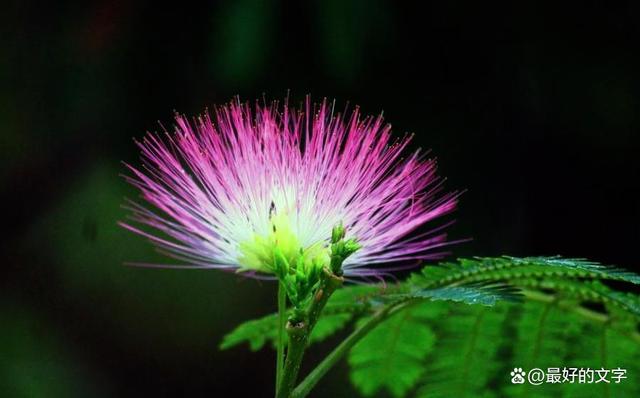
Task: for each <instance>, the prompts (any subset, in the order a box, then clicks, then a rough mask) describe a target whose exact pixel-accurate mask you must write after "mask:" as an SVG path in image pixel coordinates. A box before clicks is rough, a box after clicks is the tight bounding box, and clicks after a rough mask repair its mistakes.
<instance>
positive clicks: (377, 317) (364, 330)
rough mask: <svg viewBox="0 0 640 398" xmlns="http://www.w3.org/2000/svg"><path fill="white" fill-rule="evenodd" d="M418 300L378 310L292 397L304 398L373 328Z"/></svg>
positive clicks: (316, 369)
mask: <svg viewBox="0 0 640 398" xmlns="http://www.w3.org/2000/svg"><path fill="white" fill-rule="evenodd" d="M415 302H417V301H416V300H409V301H404V302H401V303H395V304H391V305H389V306H387V307H385V308H382V309H381V310H379V311H378V312H376V313H375V314H374V315H373V316H372V317H371V318H369V319H368V320H367V321H366V322H365V323H364V324H363V325H362V326H360V327H359V328H358V329H356V330H355V331H354V332H353V333H351V334H350V335H349V336H348V337H347V338H346V339H345V340H343V341H342V343H340V344H339V345H338V346H337V347H336V348H335V349H334V350H333V351H332V352H331V353H330V354H329V355H327V357H326V358H325V359H324V360H323V361H322V362H320V363H319V364H318V366H316V368H315V369H313V370H312V371H311V373H309V375H308V376H307V377H306V378H305V379H304V380H303V381H302V382H301V383H300V384H299V385H298V387H296V388H295V389H294V390H293V392H292V393H291V398H304V397H306V396H307V394H309V392H311V390H312V389H313V387H315V385H316V384H318V382H319V381H320V379H322V377H323V376H324V375H325V374H326V373H327V372H328V371H329V369H331V368H332V367H333V366H334V365H335V364H336V363H338V361H339V360H340V359H342V357H343V356H344V355H345V354H346V353H347V352H349V350H350V349H351V348H352V347H353V346H354V345H355V344H356V343H357V342H358V341H360V340H361V339H362V338H363V337H364V336H366V335H367V334H368V333H369V332H370V331H371V330H372V329H373V328H375V327H376V326H378V324H380V322H382V321H384V320H385V319H387V318H388V317H389V316H391V315H393V314H395V313H397V312H398V311H400V310H401V309H404V308H405V307H408V306H410V305H411V304H414V303H415Z"/></svg>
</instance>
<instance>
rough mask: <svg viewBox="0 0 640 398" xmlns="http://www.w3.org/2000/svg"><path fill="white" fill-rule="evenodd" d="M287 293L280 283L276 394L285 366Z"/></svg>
mask: <svg viewBox="0 0 640 398" xmlns="http://www.w3.org/2000/svg"><path fill="white" fill-rule="evenodd" d="M286 310H287V292H286V290H285V288H284V283H282V282H280V283H278V347H277V355H278V358H277V360H276V393H277V391H278V386H279V385H280V380H281V379H282V367H283V366H284V328H285V323H286V321H287V312H286Z"/></svg>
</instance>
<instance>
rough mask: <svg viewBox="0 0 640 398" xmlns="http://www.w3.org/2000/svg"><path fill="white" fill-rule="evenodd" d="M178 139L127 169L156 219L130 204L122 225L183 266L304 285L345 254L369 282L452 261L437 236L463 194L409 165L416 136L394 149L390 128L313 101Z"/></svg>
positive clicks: (261, 109) (348, 272)
mask: <svg viewBox="0 0 640 398" xmlns="http://www.w3.org/2000/svg"><path fill="white" fill-rule="evenodd" d="M174 128H175V131H174V132H173V133H169V132H166V131H165V134H164V136H161V135H158V134H151V133H149V134H147V136H146V137H145V138H144V139H143V140H142V141H141V142H137V144H138V146H139V147H140V149H141V151H142V167H134V166H130V165H127V167H128V168H129V169H130V171H131V175H129V176H126V177H125V178H126V179H127V181H129V182H130V183H131V184H133V185H134V186H136V187H137V188H138V189H139V190H140V192H141V194H142V198H143V199H144V200H145V201H147V202H149V203H150V204H151V205H153V207H155V209H154V210H150V209H148V208H147V207H144V206H142V205H140V204H137V203H135V202H132V201H128V202H127V208H128V209H129V210H130V211H131V215H130V221H127V222H124V223H121V225H122V226H123V227H125V228H127V229H129V230H131V231H133V232H135V233H138V234H140V235H143V236H145V237H147V238H148V239H150V240H151V241H152V242H153V243H154V244H155V245H157V246H158V247H159V248H160V249H161V251H163V252H165V253H166V254H168V255H170V256H172V257H173V258H174V259H176V260H178V261H179V263H180V264H178V265H174V266H185V267H196V268H220V269H227V270H235V271H249V272H250V273H251V274H255V275H265V276H268V275H269V274H270V275H272V276H278V277H279V278H282V277H284V276H285V275H294V274H299V276H300V277H304V276H305V275H307V276H308V275H309V274H313V273H318V272H319V271H320V270H321V269H322V268H324V267H330V266H331V265H332V255H334V253H332V247H333V250H334V251H335V250H343V251H344V253H343V255H344V256H343V258H342V260H343V261H340V264H339V265H340V266H341V270H340V271H341V272H343V273H344V275H345V276H347V277H352V278H353V277H356V278H357V277H380V276H384V275H387V274H389V273H390V272H391V271H393V270H395V269H398V268H401V267H406V266H407V264H413V265H416V264H417V263H418V261H419V260H426V259H435V258H439V257H441V256H442V255H443V253H442V252H439V251H438V250H437V249H438V248H441V247H442V246H444V245H446V244H447V241H446V236H445V235H444V234H443V233H442V232H441V231H442V229H443V228H444V227H445V226H446V225H444V226H440V227H439V228H426V229H425V224H427V223H429V222H430V221H432V220H433V219H435V218H437V217H440V216H442V215H444V214H446V213H449V212H451V211H452V210H453V209H454V208H455V206H456V198H457V193H455V192H454V193H448V194H441V189H442V184H441V183H442V180H441V179H439V178H438V177H437V176H436V174H435V171H436V170H435V169H436V166H435V162H434V161H433V160H430V159H427V158H426V157H425V155H424V154H422V153H421V152H420V151H416V152H413V153H409V154H406V155H405V154H404V152H405V151H406V149H407V145H408V144H409V142H410V140H411V136H404V137H402V138H399V139H395V140H392V139H391V127H390V126H389V125H387V124H384V123H383V119H382V116H378V117H364V118H363V117H361V115H360V111H359V109H358V108H357V107H356V108H355V110H354V111H352V112H351V113H350V114H347V115H344V114H340V113H334V109H333V106H332V104H330V103H327V101H326V100H325V101H323V102H322V103H321V104H317V105H313V106H312V105H311V101H310V100H309V98H307V100H306V102H305V106H304V107H303V109H301V110H295V109H293V108H291V107H289V106H288V104H287V103H286V102H285V103H284V105H282V106H280V105H279V104H278V103H277V102H273V103H271V104H270V105H258V104H256V105H255V107H253V108H252V107H251V106H250V105H249V104H246V103H240V101H239V100H235V101H232V102H231V103H229V104H227V105H224V106H221V107H217V108H215V111H214V112H213V115H210V114H209V113H208V112H207V113H205V114H204V115H201V116H199V117H197V118H194V119H192V120H188V119H187V118H186V117H185V116H182V115H176V117H175V127H174ZM403 156H404V157H403ZM417 231H420V233H417ZM449 243H450V242H449ZM385 264H386V265H385ZM147 265H148V264H147ZM158 266H161V265H158Z"/></svg>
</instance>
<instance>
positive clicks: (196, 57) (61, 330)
mask: <svg viewBox="0 0 640 398" xmlns="http://www.w3.org/2000/svg"><path fill="white" fill-rule="evenodd" d="M399 3H401V2H383V1H380V0H370V1H365V0H360V1H353V2H343V1H339V0H325V1H314V2H309V3H307V2H280V1H256V0H236V1H225V2H220V3H213V2H202V3H189V2H171V3H167V4H163V3H162V2H158V1H132V2H126V1H122V2H118V1H115V2H113V1H97V2H84V1H82V2H81V1H78V2H76V3H64V4H61V3H57V2H17V1H16V2H10V3H9V4H5V5H3V6H2V12H1V13H0V26H2V27H1V28H0V29H2V32H3V33H2V34H1V36H0V76H2V86H1V88H0V131H1V148H2V152H1V153H2V156H1V159H2V164H1V165H0V166H1V167H0V182H1V199H2V203H3V207H2V222H3V223H2V224H3V225H2V227H3V228H2V230H3V232H4V234H3V236H2V240H1V242H0V250H1V253H2V264H1V266H2V274H3V276H2V278H1V280H0V289H1V290H0V300H1V301H0V391H2V395H3V396H46V397H58V396H60V397H75V396H78V397H86V396H92V397H116V396H117V397H133V396H140V395H144V396H146V395H149V396H151V395H154V396H183V395H184V396H186V395H189V396H195V397H198V396H209V397H212V396H230V395H231V393H234V394H236V395H237V396H241V395H246V394H253V396H265V397H266V396H272V388H273V387H272V382H273V379H274V374H273V369H274V363H275V359H274V354H273V353H272V352H271V351H269V350H267V349H264V350H262V351H260V352H258V353H250V352H249V351H248V349H245V348H236V349H232V350H230V351H224V352H220V351H218V349H217V344H218V343H219V341H220V339H221V336H222V335H223V334H224V333H225V332H227V331H229V330H230V329H231V328H233V326H234V325H235V324H237V323H239V322H240V321H242V320H246V319H250V318H254V317H258V316H261V315H263V314H266V313H269V312H270V311H273V310H274V308H275V293H274V292H275V289H274V286H273V285H272V284H270V283H260V282H256V281H251V280H245V279H241V278H239V277H236V276H234V275H229V274H223V273H221V272H216V271H172V270H147V269H136V268H128V267H124V266H122V263H123V262H124V261H126V260H140V259H145V260H149V261H153V260H154V259H157V255H156V254H155V253H154V252H153V250H152V249H151V247H149V245H148V244H147V243H146V242H145V241H144V240H143V239H140V238H138V237H135V236H133V235H132V234H129V233H127V232H125V231H123V230H121V229H120V228H118V227H117V226H116V220H118V219H121V218H122V217H123V215H124V212H123V210H121V209H120V208H119V206H120V204H121V203H122V199H123V197H125V196H129V197H136V193H135V192H134V191H133V190H132V189H131V188H130V187H128V186H127V185H126V184H125V183H124V182H123V180H122V179H121V178H120V177H119V176H118V174H119V173H121V172H123V171H124V170H123V167H122V166H121V165H120V163H119V162H120V161H121V160H125V161H129V162H134V163H135V162H137V157H138V155H137V151H136V148H135V147H134V145H133V143H132V140H131V138H132V137H141V136H142V135H143V134H144V132H145V131H147V130H156V129H158V125H157V120H161V121H163V122H165V124H166V125H170V123H171V118H172V112H173V110H174V109H175V110H178V111H180V112H182V113H186V114H189V115H193V114H196V113H199V112H201V111H202V110H203V109H204V108H205V107H207V106H212V105H213V104H216V103H221V102H226V101H228V100H229V99H230V98H231V97H232V96H233V95H236V94H238V95H240V96H241V98H243V99H245V100H251V101H253V100H254V99H256V98H260V97H262V94H263V93H266V96H267V97H268V98H272V99H278V98H283V97H284V96H285V95H286V94H287V90H291V99H292V100H293V101H294V102H298V101H299V100H301V99H303V98H304V95H305V94H307V93H311V94H312V95H313V97H314V98H316V99H321V98H322V97H325V96H326V97H329V98H336V99H337V103H338V104H339V105H344V104H345V103H346V102H347V101H349V102H350V103H351V104H359V105H360V106H361V107H362V109H363V111H364V113H367V114H377V113H379V112H380V111H382V110H384V114H385V117H386V119H387V121H389V122H391V123H392V124H393V126H394V131H395V132H396V133H397V134H402V133H404V132H406V131H408V132H415V133H416V142H415V145H414V149H415V148H417V146H422V147H425V148H430V149H432V153H433V154H434V155H435V156H437V157H438V159H439V164H440V173H441V174H442V175H445V176H447V178H448V181H447V187H448V188H449V189H467V190H468V191H467V192H466V193H465V194H464V196H463V197H462V200H461V203H460V208H459V210H458V211H457V212H456V214H455V218H456V219H457V220H458V221H457V224H456V225H455V226H454V227H453V228H451V236H452V237H453V238H464V237H473V241H472V242H470V243H466V244H463V245H459V246H457V247H454V248H453V251H454V255H456V256H467V255H500V254H511V255H552V254H561V255H565V256H578V257H587V258H590V259H593V260H597V261H601V262H604V263H611V264H618V265H621V266H624V267H627V268H630V269H635V270H640V269H639V268H638V263H637V248H638V243H640V242H639V236H640V233H639V232H640V227H639V221H640V217H639V216H640V214H639V213H640V212H639V208H640V207H639V205H638V197H637V195H636V192H637V191H638V186H639V183H638V169H639V167H638V161H637V156H638V150H639V149H640V145H639V143H640V142H639V139H638V128H639V127H640V121H639V119H638V108H639V106H640V102H639V101H640V90H639V87H638V71H639V70H640V57H639V54H638V42H637V38H636V34H637V33H638V32H637V31H638V25H637V20H638V15H639V11H640V9H639V8H638V6H637V5H631V4H632V2H629V3H628V4H625V3H624V2H621V3H618V5H617V6H613V7H612V6H611V5H608V6H607V7H605V6H604V5H603V4H604V2H602V3H599V2H581V3H580V6H578V7H575V8H573V7H570V6H568V5H563V6H561V7H562V8H558V4H560V3H562V2H556V3H557V4H555V5H553V6H548V7H546V6H541V5H536V4H535V3H534V2H532V3H530V4H528V5H524V4H520V5H519V6H518V8H504V7H503V6H500V7H498V6H495V7H494V8H492V7H491V6H488V5H487V4H486V2H470V3H460V2H438V3H435V4H431V5H422V6H421V7H420V8H418V7H406V8H404V7H401V6H400V5H399ZM562 4H564V3H562ZM636 4H637V3H636ZM512 7H513V6H512ZM335 343H336V340H335V339H334V340H331V341H329V342H327V343H326V344H324V345H323V346H320V347H318V348H315V349H313V350H312V353H311V354H310V355H309V357H308V358H307V365H308V364H309V362H314V361H317V360H318V359H319V356H320V355H319V354H320V353H321V352H322V351H323V350H324V351H326V350H327V349H329V348H330V347H331V346H332V345H334V344H335ZM346 370H347V368H346V365H344V364H343V365H342V366H340V367H338V368H336V369H335V370H333V371H332V372H331V373H330V374H329V376H328V377H327V379H325V380H324V381H323V382H321V383H320V386H319V387H318V390H317V392H316V393H315V395H314V396H354V394H355V392H354V391H353V390H352V387H351V386H350V384H349V381H348V377H347V372H346Z"/></svg>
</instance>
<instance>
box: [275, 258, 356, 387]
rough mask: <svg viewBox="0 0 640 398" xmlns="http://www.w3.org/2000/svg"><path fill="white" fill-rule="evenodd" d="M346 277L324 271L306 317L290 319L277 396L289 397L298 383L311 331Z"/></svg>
mask: <svg viewBox="0 0 640 398" xmlns="http://www.w3.org/2000/svg"><path fill="white" fill-rule="evenodd" d="M343 282H344V279H343V278H341V277H338V276H336V275H334V274H333V273H332V272H331V271H329V270H328V269H325V270H324V272H323V276H322V279H321V281H320V287H319V288H318V291H317V292H316V294H315V296H314V297H313V301H312V302H311V305H310V307H309V311H308V312H307V313H306V315H305V317H304V319H295V320H294V319H289V321H288V322H287V328H286V330H287V336H288V337H289V345H288V348H287V359H286V360H285V363H284V370H283V373H282V378H281V379H280V383H279V384H278V392H277V394H276V397H277V398H289V397H290V396H291V392H292V391H293V388H294V387H295V385H296V381H297V379H298V373H299V372H300V366H301V364H302V357H303V356H304V351H305V350H306V348H307V344H308V342H309V337H310V336H311V331H313V328H314V327H315V325H316V323H317V322H318V318H319V317H320V313H321V312H322V309H323V308H324V306H325V305H326V304H327V301H329V297H331V295H332V294H333V292H335V290H336V289H337V288H338V287H340V286H341V285H342V283H343Z"/></svg>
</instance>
